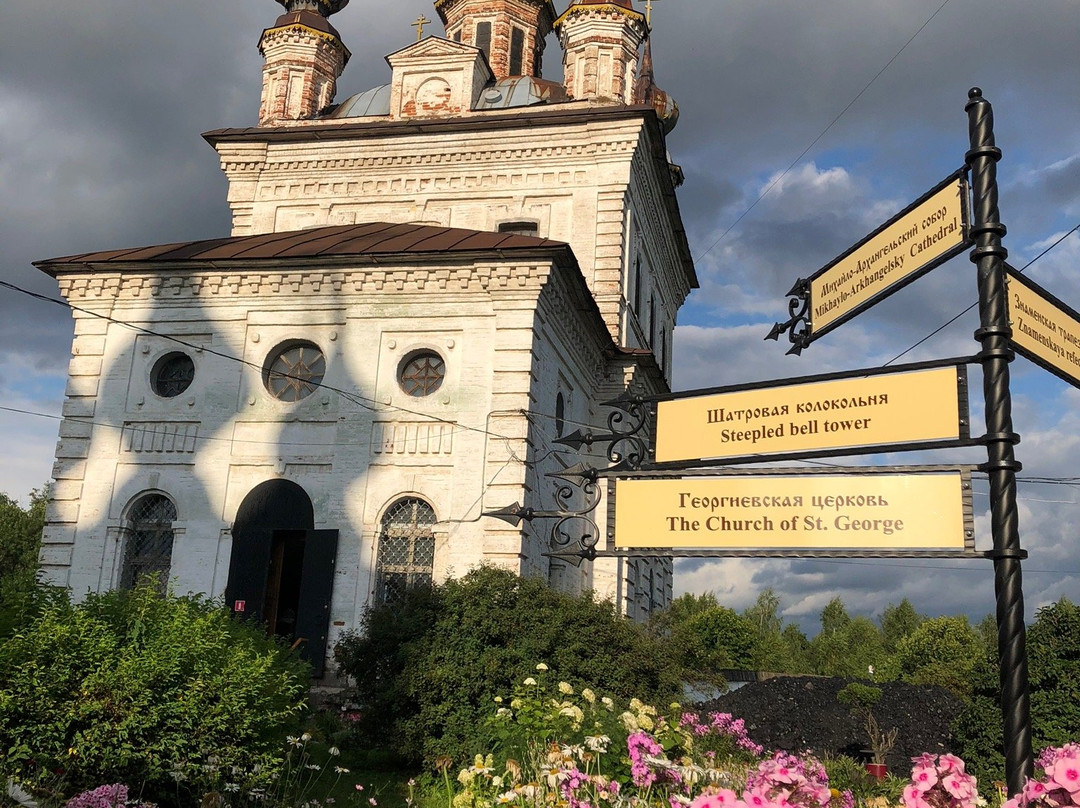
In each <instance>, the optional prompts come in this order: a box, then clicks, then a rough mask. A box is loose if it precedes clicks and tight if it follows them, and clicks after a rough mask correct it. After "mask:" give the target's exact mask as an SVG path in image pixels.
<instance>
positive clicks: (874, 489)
mask: <svg viewBox="0 0 1080 808" xmlns="http://www.w3.org/2000/svg"><path fill="white" fill-rule="evenodd" d="M766 474H767V475H768V476H763V475H766ZM974 535H975V533H974V527H973V516H972V506H971V472H970V469H967V468H963V467H949V468H944V469H943V468H936V467H910V468H904V469H902V470H898V469H883V468H880V467H877V468H867V467H857V468H841V469H835V468H834V469H829V470H828V472H827V473H817V472H816V471H814V470H802V471H801V472H800V470H797V469H784V470H783V471H781V470H779V469H770V470H768V471H767V472H763V471H762V470H759V469H755V470H752V471H749V472H748V474H745V475H743V474H728V475H726V476H718V477H691V478H683V479H636V478H635V479H618V480H616V481H615V536H614V538H615V547H616V548H618V549H628V548H674V547H710V548H715V549H723V548H745V547H755V548H776V549H782V548H786V549H796V550H806V549H826V548H831V549H858V548H876V549H885V548H888V549H916V548H919V549H926V550H929V549H939V550H963V549H965V548H968V549H970V551H971V552H974V549H975V540H974Z"/></svg>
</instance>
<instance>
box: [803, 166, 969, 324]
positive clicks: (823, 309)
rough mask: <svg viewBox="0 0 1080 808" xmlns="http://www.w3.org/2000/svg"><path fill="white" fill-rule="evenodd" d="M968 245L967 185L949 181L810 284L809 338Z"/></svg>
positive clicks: (860, 309)
mask: <svg viewBox="0 0 1080 808" xmlns="http://www.w3.org/2000/svg"><path fill="white" fill-rule="evenodd" d="M967 243H968V242H967V184H966V183H965V182H964V180H963V178H962V177H958V176H954V177H951V178H949V179H948V180H946V181H945V182H944V183H942V184H940V185H938V186H937V187H936V188H934V189H933V190H932V191H931V192H930V193H929V194H927V195H926V196H924V197H922V198H921V199H919V200H918V201H916V202H915V203H914V204H913V205H911V206H909V207H908V208H906V209H905V210H903V211H901V212H900V213H898V214H897V215H896V216H894V217H893V218H892V219H890V220H889V221H888V222H886V223H885V224H884V225H882V226H881V227H880V228H879V229H878V230H877V231H875V232H874V233H872V234H870V235H869V236H867V237H866V238H865V239H864V240H863V241H861V242H859V243H858V244H856V245H855V246H854V247H852V248H851V249H850V250H848V251H847V252H846V253H844V254H843V255H841V256H840V257H839V258H837V259H836V260H835V261H833V262H832V263H831V264H828V265H827V266H825V267H824V268H822V269H821V270H819V271H818V272H817V273H816V274H815V275H814V276H813V277H811V278H810V281H809V283H810V311H809V317H810V335H811V337H813V336H816V335H820V334H821V333H822V332H823V331H826V330H828V329H830V328H835V327H836V326H837V325H839V324H840V323H841V322H844V321H846V320H849V319H851V318H852V317H854V316H855V315H856V314H858V313H859V312H860V311H862V310H863V309H865V308H867V307H869V306H871V305H873V304H874V303H876V302H878V301H879V300H881V299H883V298H885V297H887V296H888V295H889V294H891V293H892V292H894V291H896V290H897V289H899V288H900V287H902V286H904V285H905V284H907V283H909V282H911V281H913V280H915V278H917V277H918V276H919V275H921V274H923V273H924V272H927V271H929V270H930V269H932V268H933V267H935V266H937V265H938V264H940V263H941V262H942V261H944V260H946V259H948V258H950V257H952V256H953V255H955V254H956V253H957V252H959V251H960V250H962V249H963V248H964V247H965V246H966V245H967Z"/></svg>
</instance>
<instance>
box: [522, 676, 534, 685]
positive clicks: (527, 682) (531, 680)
mask: <svg viewBox="0 0 1080 808" xmlns="http://www.w3.org/2000/svg"><path fill="white" fill-rule="evenodd" d="M522 684H524V685H525V687H536V680H535V679H533V678H532V677H531V676H530V677H529V678H528V679H526V680H525V681H524V682H523V683H522Z"/></svg>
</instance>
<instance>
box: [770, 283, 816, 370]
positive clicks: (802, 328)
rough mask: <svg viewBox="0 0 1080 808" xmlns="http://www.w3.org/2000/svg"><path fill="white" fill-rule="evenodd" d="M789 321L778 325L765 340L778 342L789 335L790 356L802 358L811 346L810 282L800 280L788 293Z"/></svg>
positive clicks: (774, 326)
mask: <svg viewBox="0 0 1080 808" xmlns="http://www.w3.org/2000/svg"><path fill="white" fill-rule="evenodd" d="M787 296H788V297H789V298H791V299H790V300H789V301H788V319H787V321H786V322H783V323H776V324H775V325H773V327H772V330H771V331H770V332H769V333H768V335H766V337H765V339H771V340H776V339H777V338H779V336H780V335H781V334H784V333H786V334H787V335H788V341H789V342H790V343H791V348H789V349H788V355H791V354H795V356H800V355H801V354H802V350H803V348H805V347H806V346H807V345H809V344H810V317H809V314H810V281H808V280H806V279H805V278H799V279H798V280H797V281H795V285H794V286H792V287H791V289H790V290H789V291H788V293H787Z"/></svg>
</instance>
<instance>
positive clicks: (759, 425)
mask: <svg viewBox="0 0 1080 808" xmlns="http://www.w3.org/2000/svg"><path fill="white" fill-rule="evenodd" d="M966 376H967V374H966V370H965V368H964V367H963V366H962V365H960V366H949V367H944V368H933V369H931V370H915V371H909V372H904V373H882V374H878V375H870V376H866V377H863V378H849V379H834V380H830V381H821V382H812V383H800V384H791V385H785V386H772V387H766V388H757V389H753V390H740V391H736V392H728V393H719V394H713V395H701V396H693V397H689V398H680V399H676V400H673V401H661V402H660V403H659V404H658V405H657V410H656V461H657V462H658V463H667V462H675V461H684V460H699V459H706V458H709V459H713V458H715V459H720V458H727V457H740V456H747V455H757V454H762V455H767V454H778V453H791V452H805V451H812V450H816V449H842V448H850V447H855V446H873V445H889V444H898V443H905V442H916V443H917V442H927V441H938V440H942V441H944V440H950V439H953V440H955V439H957V438H960V437H962V436H963V437H966V431H967V430H966V422H967V396H966V390H965V391H964V392H963V394H962V391H961V388H962V387H966Z"/></svg>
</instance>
